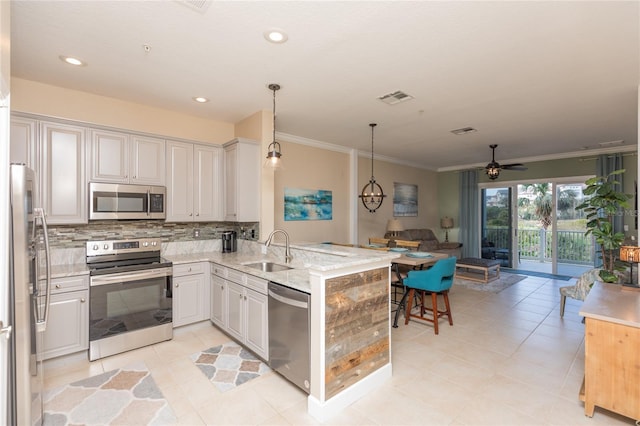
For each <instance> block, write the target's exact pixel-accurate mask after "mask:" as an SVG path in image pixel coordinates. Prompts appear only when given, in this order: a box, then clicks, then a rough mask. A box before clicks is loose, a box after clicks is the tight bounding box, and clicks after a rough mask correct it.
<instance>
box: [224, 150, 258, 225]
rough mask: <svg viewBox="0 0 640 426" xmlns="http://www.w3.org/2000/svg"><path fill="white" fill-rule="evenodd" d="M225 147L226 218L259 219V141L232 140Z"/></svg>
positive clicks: (233, 220) (234, 219)
mask: <svg viewBox="0 0 640 426" xmlns="http://www.w3.org/2000/svg"><path fill="white" fill-rule="evenodd" d="M223 147H224V178H225V180H224V200H225V203H224V209H225V210H224V220H227V221H232V222H258V221H260V173H261V162H260V143H259V142H256V141H252V140H249V139H240V138H237V139H233V140H232V141H229V142H227V143H225V144H224V145H223Z"/></svg>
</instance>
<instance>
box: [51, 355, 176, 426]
mask: <svg viewBox="0 0 640 426" xmlns="http://www.w3.org/2000/svg"><path fill="white" fill-rule="evenodd" d="M176 422H177V418H176V416H175V414H174V412H173V410H172V409H171V407H170V406H169V403H168V402H167V400H166V399H164V396H163V395H162V392H160V389H158V386H157V385H156V383H155V381H154V380H153V378H152V377H151V373H150V372H149V370H148V369H147V366H146V365H145V364H144V363H143V362H141V363H136V364H134V365H131V366H129V367H126V368H122V369H119V370H113V371H109V372H107V373H103V374H100V375H98V376H94V377H89V378H88V379H84V380H80V381H78V382H74V383H71V384H69V385H66V386H60V387H58V388H55V389H52V390H50V391H47V392H46V393H45V395H44V422H43V423H44V425H46V426H52V425H55V426H57V425H107V424H109V425H170V424H175V423H176Z"/></svg>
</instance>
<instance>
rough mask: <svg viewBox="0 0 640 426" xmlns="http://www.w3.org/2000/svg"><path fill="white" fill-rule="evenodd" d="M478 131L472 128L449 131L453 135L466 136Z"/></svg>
mask: <svg viewBox="0 0 640 426" xmlns="http://www.w3.org/2000/svg"><path fill="white" fill-rule="evenodd" d="M477 131H478V129H474V128H473V127H463V128H461V129H455V130H451V133H453V134H454V135H466V134H467V133H473V132H477Z"/></svg>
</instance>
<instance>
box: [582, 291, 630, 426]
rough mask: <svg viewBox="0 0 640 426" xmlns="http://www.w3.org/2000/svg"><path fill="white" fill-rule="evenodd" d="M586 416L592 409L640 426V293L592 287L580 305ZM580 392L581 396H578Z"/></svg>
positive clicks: (583, 397)
mask: <svg viewBox="0 0 640 426" xmlns="http://www.w3.org/2000/svg"><path fill="white" fill-rule="evenodd" d="M580 315H582V316H584V317H585V373H584V376H585V377H584V384H583V390H581V395H580V399H582V400H583V401H584V413H585V415H587V416H589V417H592V416H593V412H594V409H595V407H596V406H598V407H602V408H605V409H607V410H610V411H613V412H615V413H618V414H621V415H623V416H626V417H630V418H632V419H635V420H640V356H639V352H640V291H638V290H637V289H633V288H629V287H623V286H621V285H619V284H605V283H601V282H598V281H596V282H595V284H594V285H593V288H592V289H591V291H590V292H589V294H588V295H587V298H586V300H585V302H584V304H583V305H582V309H581V310H580ZM582 391H584V394H582Z"/></svg>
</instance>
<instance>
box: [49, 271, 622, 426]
mask: <svg viewBox="0 0 640 426" xmlns="http://www.w3.org/2000/svg"><path fill="white" fill-rule="evenodd" d="M570 284H572V282H567V281H554V280H549V279H544V278H537V277H528V278H527V279H525V280H523V281H520V282H519V283H517V284H515V285H513V286H511V287H510V288H508V289H506V290H504V291H503V292H501V293H499V294H491V293H489V294H487V293H484V292H478V291H474V290H468V289H464V288H455V287H454V288H453V289H452V291H451V296H450V297H451V305H452V312H453V320H454V325H453V327H449V326H448V324H446V323H442V325H441V327H440V334H439V335H438V336H435V335H434V333H433V328H432V326H431V325H429V324H426V323H418V322H416V321H412V322H410V323H409V325H407V326H405V325H400V327H399V328H397V329H392V359H393V378H392V379H391V380H390V381H389V382H388V383H387V384H385V385H384V386H383V387H381V388H380V389H378V390H376V391H374V392H372V393H371V394H370V395H368V396H367V397H365V398H363V399H361V400H360V401H357V402H356V403H354V404H353V405H351V406H350V407H348V408H347V409H346V410H344V411H343V412H342V413H341V414H340V415H338V416H336V417H334V418H332V419H331V420H330V421H328V422H327V423H326V424H344V425H391V424H393V425H411V424H415V425H580V424H584V425H617V424H621V425H624V424H626V425H633V424H634V421H633V420H632V419H629V418H625V417H621V416H618V415H615V414H613V413H610V412H607V411H605V410H602V409H600V408H596V412H595V414H594V416H593V418H588V417H585V416H584V410H583V404H582V403H581V402H580V401H579V400H578V391H579V389H580V385H581V383H582V378H583V374H584V337H583V334H584V326H583V324H582V323H581V320H582V318H581V317H580V316H579V315H578V311H579V308H580V304H581V302H577V301H575V300H572V299H567V306H566V311H565V317H564V319H560V316H559V299H560V297H559V293H558V288H559V287H561V286H565V285H570ZM229 340H230V339H229V338H228V337H227V336H225V335H224V334H223V333H221V332H219V331H217V329H216V328H215V327H213V326H211V325H210V324H209V323H208V322H202V323H199V324H194V325H191V326H187V327H182V328H179V329H176V330H175V334H174V339H173V340H172V341H169V342H163V343H160V344H157V345H153V346H149V347H145V348H142V349H138V350H135V351H130V352H127V353H124V354H120V355H115V356H112V357H108V358H105V359H102V360H98V361H94V362H91V363H90V362H88V361H86V360H84V359H82V358H78V357H75V358H73V357H72V358H67V359H62V360H54V361H53V362H48V363H47V364H46V366H45V368H46V386H47V387H48V388H49V387H55V386H59V385H62V384H65V383H69V382H72V381H75V380H79V379H82V378H85V377H88V376H91V375H95V374H99V373H102V372H105V371H109V370H112V369H115V368H119V367H124V366H126V365H128V364H131V363H133V362H135V361H138V360H142V361H144V362H145V363H146V364H147V366H148V367H149V369H150V370H151V372H152V375H153V378H154V379H155V380H156V382H157V383H158V386H159V387H160V388H161V390H162V392H163V393H164V395H165V397H166V398H167V400H168V401H169V403H170V404H171V407H172V408H173V410H174V412H175V414H176V416H177V417H178V421H179V423H180V424H184V425H201V424H211V425H236V424H253V425H313V424H318V422H316V421H315V420H314V419H313V418H311V417H310V416H309V415H308V414H307V413H306V395H305V394H304V393H302V392H301V391H299V390H298V389H297V388H296V387H294V386H293V385H291V384H289V383H288V382H286V381H285V380H284V379H282V378H281V377H280V376H279V375H277V374H276V373H274V372H270V373H268V374H266V375H264V376H262V377H260V378H257V379H254V380H252V381H250V382H248V383H246V384H244V385H242V386H240V387H238V388H236V389H234V390H232V391H229V392H226V393H220V392H219V391H218V390H217V389H216V388H215V387H214V385H213V384H211V383H210V382H209V381H208V380H207V379H206V378H205V376H204V375H203V374H202V373H201V372H200V371H199V370H198V368H197V367H195V365H194V364H193V363H192V362H191V360H190V359H189V355H191V354H193V353H195V352H197V351H200V350H203V349H206V348H209V347H211V346H215V345H219V344H222V343H224V342H227V341H229Z"/></svg>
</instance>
